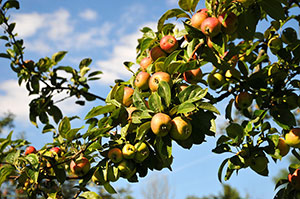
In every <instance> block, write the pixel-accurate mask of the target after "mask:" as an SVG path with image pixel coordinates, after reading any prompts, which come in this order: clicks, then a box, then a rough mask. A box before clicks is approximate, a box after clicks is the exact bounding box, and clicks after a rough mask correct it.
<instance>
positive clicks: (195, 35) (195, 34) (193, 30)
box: [183, 22, 205, 39]
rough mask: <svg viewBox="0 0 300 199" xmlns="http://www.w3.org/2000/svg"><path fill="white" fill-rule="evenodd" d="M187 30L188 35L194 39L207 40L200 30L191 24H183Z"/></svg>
mask: <svg viewBox="0 0 300 199" xmlns="http://www.w3.org/2000/svg"><path fill="white" fill-rule="evenodd" d="M183 25H184V28H185V30H186V31H187V32H188V35H189V36H190V37H192V38H195V39H196V38H197V39H205V35H204V34H203V32H201V31H200V30H199V29H197V28H194V27H193V26H191V25H190V24H187V23H185V22H184V23H183Z"/></svg>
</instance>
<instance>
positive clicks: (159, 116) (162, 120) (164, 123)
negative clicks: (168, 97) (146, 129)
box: [150, 113, 172, 137]
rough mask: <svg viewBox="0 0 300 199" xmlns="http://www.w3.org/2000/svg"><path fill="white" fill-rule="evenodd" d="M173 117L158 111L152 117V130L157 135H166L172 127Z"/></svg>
mask: <svg viewBox="0 0 300 199" xmlns="http://www.w3.org/2000/svg"><path fill="white" fill-rule="evenodd" d="M171 120H172V119H171V118H170V116H169V115H167V114H165V113H156V114H155V115H154V116H153V117H152V119H151V124H150V125H151V130H152V132H153V133H154V134H155V135H157V136H161V137H163V136H166V135H167V134H168V132H169V131H170V130H171V128H172V123H171Z"/></svg>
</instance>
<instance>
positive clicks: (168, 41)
mask: <svg viewBox="0 0 300 199" xmlns="http://www.w3.org/2000/svg"><path fill="white" fill-rule="evenodd" d="M159 45H160V48H161V49H162V50H164V51H165V52H167V53H172V52H173V51H174V50H176V49H177V48H178V42H177V40H176V38H175V37H174V36H172V35H166V36H164V37H163V38H162V39H161V40H160V43H159Z"/></svg>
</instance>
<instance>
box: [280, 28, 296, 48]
mask: <svg viewBox="0 0 300 199" xmlns="http://www.w3.org/2000/svg"><path fill="white" fill-rule="evenodd" d="M281 39H282V41H283V42H284V43H286V44H292V43H294V42H297V39H298V38H297V32H296V31H295V30H294V29H293V28H291V27H288V28H286V29H284V30H283V31H282V35H281Z"/></svg>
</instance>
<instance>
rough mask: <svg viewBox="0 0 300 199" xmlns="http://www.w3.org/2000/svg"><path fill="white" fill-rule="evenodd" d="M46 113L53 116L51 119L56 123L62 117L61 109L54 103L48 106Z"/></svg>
mask: <svg viewBox="0 0 300 199" xmlns="http://www.w3.org/2000/svg"><path fill="white" fill-rule="evenodd" d="M48 113H49V114H50V115H51V116H52V117H53V120H54V121H55V122H56V123H58V122H59V121H60V120H61V119H62V117H63V115H62V112H61V110H60V109H59V108H58V107H57V106H55V105H53V106H50V108H49V110H48Z"/></svg>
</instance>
